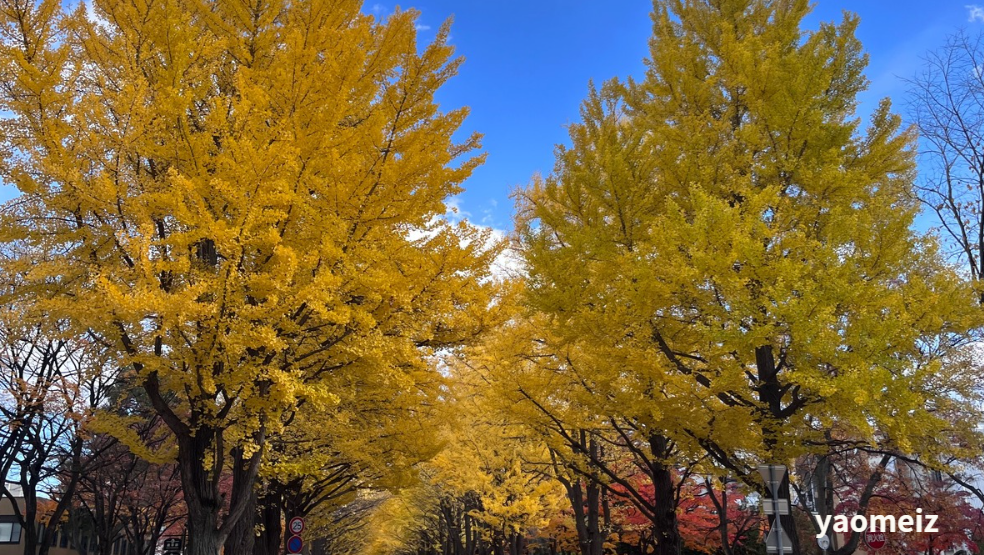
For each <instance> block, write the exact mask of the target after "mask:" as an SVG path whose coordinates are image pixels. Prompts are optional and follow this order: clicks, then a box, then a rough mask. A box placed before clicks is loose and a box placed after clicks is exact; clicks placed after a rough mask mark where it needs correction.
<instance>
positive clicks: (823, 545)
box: [817, 536, 830, 551]
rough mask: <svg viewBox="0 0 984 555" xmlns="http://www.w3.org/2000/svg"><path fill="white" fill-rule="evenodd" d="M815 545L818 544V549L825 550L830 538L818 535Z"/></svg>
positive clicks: (828, 545)
mask: <svg viewBox="0 0 984 555" xmlns="http://www.w3.org/2000/svg"><path fill="white" fill-rule="evenodd" d="M817 545H819V546H820V549H823V550H824V551H826V550H827V548H828V547H830V538H828V537H827V536H820V537H819V538H817Z"/></svg>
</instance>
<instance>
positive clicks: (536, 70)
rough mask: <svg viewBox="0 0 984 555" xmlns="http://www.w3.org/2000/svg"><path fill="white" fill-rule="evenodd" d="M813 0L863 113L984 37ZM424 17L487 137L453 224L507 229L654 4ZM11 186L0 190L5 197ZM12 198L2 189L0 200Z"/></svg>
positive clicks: (620, 0)
mask: <svg viewBox="0 0 984 555" xmlns="http://www.w3.org/2000/svg"><path fill="white" fill-rule="evenodd" d="M978 2H979V3H980V7H977V6H975V5H973V4H972V2H968V1H967V0H934V1H927V0H896V1H892V2H889V1H887V0H818V1H816V2H815V9H814V12H813V13H812V14H811V15H810V16H809V18H808V20H807V22H806V24H805V27H806V28H807V29H815V28H816V27H817V25H818V23H819V22H820V21H832V20H837V21H839V20H840V19H841V14H842V12H843V11H844V10H851V11H853V12H855V13H857V14H858V15H859V16H860V17H861V24H860V28H859V30H858V35H859V38H860V39H861V41H862V43H863V44H864V47H865V49H866V51H867V52H868V53H869V54H870V63H869V66H868V70H867V76H868V78H869V79H870V80H871V86H870V88H869V90H868V91H867V92H865V93H864V94H863V95H862V96H861V99H860V100H861V108H860V111H861V114H862V115H864V114H867V113H868V112H870V110H871V109H872V108H873V107H874V106H875V105H876V104H877V102H878V100H879V99H880V98H882V97H885V96H889V97H891V98H892V99H893V101H894V103H895V106H896V108H897V109H898V110H901V109H902V102H903V100H904V93H905V84H904V83H903V82H902V81H901V80H900V77H902V76H911V75H912V74H913V73H914V72H915V71H916V70H917V69H918V68H919V65H920V56H922V55H924V54H925V53H926V51H927V50H929V49H933V48H937V47H938V46H939V45H941V44H942V43H943V41H944V39H945V37H946V35H947V34H949V33H952V32H954V31H956V30H957V29H960V28H967V29H969V30H971V31H972V32H977V31H978V30H982V31H984V0H978ZM399 5H400V6H401V7H402V8H403V9H408V8H413V9H416V10H418V11H419V12H420V18H419V20H418V27H419V28H420V31H419V32H420V40H421V41H422V42H423V41H430V40H431V39H432V38H433V36H434V33H435V31H436V29H437V27H438V26H439V25H440V24H441V23H442V22H443V21H445V20H446V19H447V18H449V17H452V16H453V17H454V23H453V25H452V31H451V36H452V38H451V43H452V44H454V45H455V47H456V52H457V54H458V55H461V56H463V57H464V58H465V62H464V65H463V66H462V67H461V71H460V72H459V74H458V76H457V77H455V78H454V79H452V80H451V81H450V82H449V83H448V84H447V85H446V86H445V87H444V88H442V89H441V90H440V91H439V94H438V101H439V102H440V103H441V105H442V108H444V109H452V108H457V107H460V106H469V107H470V109H471V115H470V116H469V118H468V119H467V120H466V122H465V124H464V127H463V129H462V130H461V135H462V136H466V135H467V134H470V133H471V132H472V131H478V132H480V133H482V134H484V140H483V150H484V151H485V152H486V153H487V154H488V159H487V161H486V163H485V164H484V165H483V166H481V167H480V168H478V169H477V170H476V171H475V173H474V174H473V176H472V177H471V179H469V180H468V181H467V182H466V183H465V188H466V191H465V192H464V193H462V194H461V195H460V196H459V197H458V198H456V199H453V200H452V204H454V205H456V206H458V207H459V210H460V213H459V216H465V217H467V218H468V219H469V220H471V221H473V222H475V223H480V224H483V225H487V226H491V227H494V228H497V229H502V230H509V229H511V228H512V224H511V217H512V213H513V210H512V201H511V199H510V198H509V193H510V191H512V190H514V189H515V188H516V187H520V186H524V185H526V184H528V183H529V182H530V180H531V178H532V177H533V175H534V174H535V173H537V172H539V173H542V174H548V173H549V172H550V170H551V169H552V168H553V161H554V158H553V150H554V146H555V145H556V144H558V143H566V142H567V132H566V129H565V126H566V125H567V124H569V123H572V122H575V121H577V120H578V117H579V116H578V108H579V105H580V103H581V100H582V99H583V98H584V97H585V95H586V93H587V90H588V82H589V80H594V81H595V82H596V83H600V82H602V81H605V80H607V79H610V78H612V77H619V78H622V79H624V78H625V77H627V76H637V77H638V76H641V75H642V73H643V69H644V65H643V59H644V58H645V57H646V56H647V55H648V49H647V40H648V38H649V36H650V31H651V21H650V19H649V12H650V10H651V8H652V3H651V1H650V0H611V1H609V2H599V1H596V0H566V1H562V0H525V1H518V0H497V1H474V0H409V2H408V3H401V4H399ZM396 6H397V3H396V2H388V1H387V0H380V1H379V2H375V1H374V0H367V2H366V4H365V6H364V10H365V11H366V12H375V13H377V14H379V15H385V14H386V13H389V12H391V11H392V10H393V9H395V8H396ZM4 189H6V190H4ZM11 194H12V191H11V190H10V189H9V188H0V200H6V198H9V196H10V195H11Z"/></svg>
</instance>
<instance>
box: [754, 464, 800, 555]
mask: <svg viewBox="0 0 984 555" xmlns="http://www.w3.org/2000/svg"><path fill="white" fill-rule="evenodd" d="M758 471H759V474H761V475H762V481H764V482H765V487H767V488H769V493H771V494H772V498H771V499H763V500H762V505H763V507H762V508H763V509H764V510H765V514H767V515H774V516H775V518H774V519H773V520H772V528H771V529H770V530H769V535H768V536H767V537H766V538H765V552H766V553H775V554H776V555H783V554H784V553H792V552H793V542H792V541H791V540H790V539H789V536H787V535H786V532H785V531H784V530H783V529H782V520H781V519H780V517H782V516H783V515H788V514H789V500H788V499H780V498H779V486H780V485H781V484H782V481H783V479H784V478H785V477H786V467H785V466H783V465H781V464H764V465H762V466H760V467H758Z"/></svg>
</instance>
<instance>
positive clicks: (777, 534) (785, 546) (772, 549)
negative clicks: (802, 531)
mask: <svg viewBox="0 0 984 555" xmlns="http://www.w3.org/2000/svg"><path fill="white" fill-rule="evenodd" d="M780 540H782V542H781V543H780ZM780 546H781V547H782V552H783V553H792V552H793V542H792V540H790V539H789V536H787V535H786V531H785V530H782V529H780V528H777V527H773V528H772V529H771V530H769V535H768V537H766V538H765V552H766V553H777V554H778V553H779V548H780Z"/></svg>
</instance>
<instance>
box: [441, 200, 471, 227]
mask: <svg viewBox="0 0 984 555" xmlns="http://www.w3.org/2000/svg"><path fill="white" fill-rule="evenodd" d="M444 206H446V207H447V209H448V211H447V212H446V213H445V215H444V216H445V217H446V218H447V219H448V221H450V222H458V221H461V220H464V219H467V218H470V217H471V212H469V211H467V210H464V209H463V208H461V197H451V198H449V199H448V200H446V201H444Z"/></svg>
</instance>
